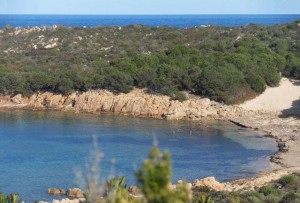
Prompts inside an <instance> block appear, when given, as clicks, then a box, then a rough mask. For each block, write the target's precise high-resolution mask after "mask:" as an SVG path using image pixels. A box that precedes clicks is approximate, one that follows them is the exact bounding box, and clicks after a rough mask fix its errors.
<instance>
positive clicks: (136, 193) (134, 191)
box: [128, 185, 141, 195]
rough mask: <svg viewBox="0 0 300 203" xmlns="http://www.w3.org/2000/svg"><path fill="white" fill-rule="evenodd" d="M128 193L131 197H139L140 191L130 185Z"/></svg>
mask: <svg viewBox="0 0 300 203" xmlns="http://www.w3.org/2000/svg"><path fill="white" fill-rule="evenodd" d="M128 192H129V193H130V194H132V195H140V194H141V191H140V189H139V188H138V187H137V186H134V185H132V186H130V187H129V188H128Z"/></svg>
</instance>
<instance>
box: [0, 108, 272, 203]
mask: <svg viewBox="0 0 300 203" xmlns="http://www.w3.org/2000/svg"><path fill="white" fill-rule="evenodd" d="M94 138H95V139H96V140H97V142H98V145H99V150H101V151H102V152H103V153H104V155H105V156H104V158H103V160H102V176H103V177H106V176H108V175H109V174H111V171H112V167H111V160H112V159H115V160H116V164H115V166H114V171H115V172H114V174H115V175H127V184H129V185H130V184H134V183H135V180H134V177H133V173H134V171H135V170H136V169H137V168H138V167H139V166H140V164H141V161H142V160H143V159H144V158H146V157H147V154H148V150H149V148H150V147H151V146H152V144H153V141H154V140H155V142H157V143H158V145H159V147H160V148H161V149H168V150H169V151H170V152H171V154H172V161H173V181H174V182H175V181H177V180H178V179H186V180H188V181H193V180H194V179H196V178H203V177H206V176H216V177H217V179H218V180H231V179H237V178H242V177H251V176H254V175H255V174H257V173H258V172H259V171H262V170H270V166H269V163H268V161H267V160H268V158H269V156H270V155H272V154H273V153H274V152H275V151H276V147H275V143H274V142H273V141H272V140H269V139H267V138H263V137H262V136H261V135H259V134H257V133H256V132H253V131H250V130H247V129H243V128H239V127H237V126H234V125H231V124H229V123H225V122H214V123H205V124H200V122H188V121H164V120H156V119H144V118H133V117H125V116H114V115H92V114H73V113H62V112H33V111H8V110H7V111H4V110H1V111H0V191H2V192H5V193H10V192H19V193H20V195H21V196H22V197H23V199H24V200H26V201H27V202H32V201H34V200H50V199H51V198H53V197H52V196H48V195H47V194H46V191H47V189H48V188H49V187H57V188H68V187H76V186H77V184H76V178H75V173H74V171H75V169H76V168H82V169H83V170H84V168H85V166H86V163H87V162H88V161H89V158H90V154H91V151H92V149H93V139H94Z"/></svg>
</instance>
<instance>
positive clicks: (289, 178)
mask: <svg viewBox="0 0 300 203" xmlns="http://www.w3.org/2000/svg"><path fill="white" fill-rule="evenodd" d="M296 180H297V177H296V176H295V175H286V176H283V177H281V178H280V179H279V180H278V182H279V183H280V184H281V185H282V186H283V187H285V186H287V185H289V184H291V183H294V182H295V181H296Z"/></svg>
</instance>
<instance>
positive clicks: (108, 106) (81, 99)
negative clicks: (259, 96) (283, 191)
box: [0, 89, 300, 191]
mask: <svg viewBox="0 0 300 203" xmlns="http://www.w3.org/2000/svg"><path fill="white" fill-rule="evenodd" d="M0 108H2V109H5V108H6V109H26V110H58V111H68V112H75V113H80V112H85V113H95V114H100V113H114V114H122V115H131V116H139V117H150V118H160V119H168V120H195V121H201V120H225V121H229V122H231V123H234V124H235V125H239V126H241V127H245V128H251V129H253V130H256V131H260V132H262V133H263V135H264V136H266V137H270V138H273V139H275V141H276V142H277V143H278V151H277V152H276V154H274V155H273V156H272V157H271V158H270V163H271V165H272V166H273V170H272V171H271V172H268V173H262V174H258V176H257V177H256V178H246V179H241V180H235V181H232V182H226V183H219V182H217V181H215V182H213V183H211V182H210V184H212V185H210V186H211V187H213V188H214V187H216V186H218V185H219V186H220V185H222V187H221V188H222V190H226V191H236V190H239V189H243V190H251V189H253V188H254V187H255V186H257V185H264V184H266V183H268V182H270V181H273V180H277V179H279V178H280V177H282V176H283V175H286V174H289V173H293V172H299V171H300V156H299V155H298V154H300V149H297V146H300V139H299V138H300V120H299V119H296V118H280V117H279V114H278V113H276V112H264V111H260V110H255V111H254V110H246V109H243V108H241V107H239V106H236V105H235V106H227V105H224V104H220V103H217V102H214V101H211V100H209V99H207V98H200V97H197V96H193V95H188V99H187V100H186V101H184V102H179V101H170V99H169V97H167V96H162V95H150V94H147V93H145V92H144V90H141V89H135V90H133V91H132V92H130V93H128V94H118V95H115V94H113V93H111V92H109V91H106V90H97V91H89V92H84V93H73V94H71V95H68V96H63V95H59V94H53V93H49V92H45V93H36V94H33V95H32V96H30V97H23V96H21V95H16V96H9V95H8V96H0ZM278 168H280V169H279V170H278ZM203 180H205V179H203ZM200 182H201V181H200Z"/></svg>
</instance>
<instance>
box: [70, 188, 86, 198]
mask: <svg viewBox="0 0 300 203" xmlns="http://www.w3.org/2000/svg"><path fill="white" fill-rule="evenodd" d="M67 197H69V198H71V199H74V198H77V199H80V198H84V195H83V192H82V190H81V189H79V188H73V189H68V190H67Z"/></svg>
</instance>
